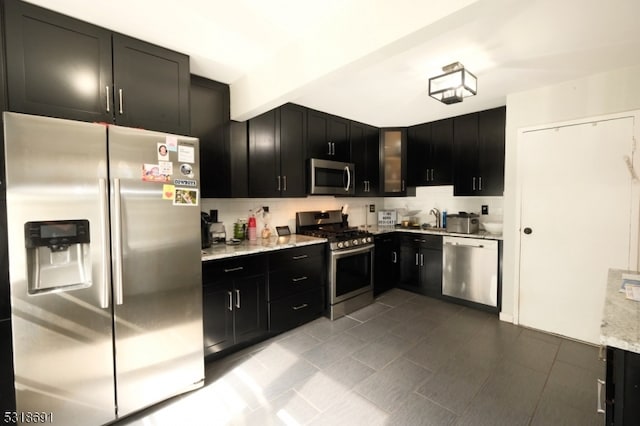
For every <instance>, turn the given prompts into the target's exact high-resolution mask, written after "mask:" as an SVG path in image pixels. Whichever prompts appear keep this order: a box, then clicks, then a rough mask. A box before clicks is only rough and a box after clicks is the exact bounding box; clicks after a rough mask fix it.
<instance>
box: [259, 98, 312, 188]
mask: <svg viewBox="0 0 640 426" xmlns="http://www.w3.org/2000/svg"><path fill="white" fill-rule="evenodd" d="M305 120H306V110H305V108H303V107H300V106H298V105H294V104H286V105H283V106H282V107H280V108H278V109H275V110H271V111H268V112H266V113H264V114H262V115H259V116H257V117H255V118H252V119H251V120H249V124H248V126H249V196H250V197H267V198H269V197H303V196H305V195H306V194H305V190H306V181H305V161H304V160H305V159H304V136H305V135H304V131H305V128H306V125H305Z"/></svg>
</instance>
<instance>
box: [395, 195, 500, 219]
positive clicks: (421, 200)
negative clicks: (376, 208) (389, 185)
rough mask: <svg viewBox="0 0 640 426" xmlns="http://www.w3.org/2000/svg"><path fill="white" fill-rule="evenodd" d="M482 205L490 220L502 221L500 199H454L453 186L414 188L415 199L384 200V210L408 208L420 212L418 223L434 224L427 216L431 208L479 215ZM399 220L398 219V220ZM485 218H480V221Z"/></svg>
mask: <svg viewBox="0 0 640 426" xmlns="http://www.w3.org/2000/svg"><path fill="white" fill-rule="evenodd" d="M483 204H486V205H488V206H489V216H488V217H487V218H489V217H490V218H491V219H492V220H498V221H502V209H503V206H502V197H454V196H453V186H425V187H419V188H416V196H415V197H387V198H385V199H384V206H385V208H386V209H400V208H408V209H409V210H420V211H421V212H420V214H419V215H418V217H419V218H420V223H429V224H432V225H433V224H435V218H434V216H433V215H429V212H430V211H431V209H432V208H434V207H435V208H437V209H438V210H440V211H441V212H442V211H444V210H446V211H447V214H454V213H458V212H460V211H464V212H467V213H477V214H480V211H481V207H482V205H483ZM400 219H401V218H398V220H400ZM483 219H485V217H481V222H482V220H483Z"/></svg>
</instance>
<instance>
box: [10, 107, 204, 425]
mask: <svg viewBox="0 0 640 426" xmlns="http://www.w3.org/2000/svg"><path fill="white" fill-rule="evenodd" d="M4 124H5V128H4V132H5V154H6V190H7V195H6V197H7V224H8V242H9V276H10V286H11V319H12V333H13V358H14V368H15V386H16V403H17V411H18V412H25V413H28V412H38V413H51V416H52V418H53V422H54V423H55V424H64V425H75V424H78V425H91V424H104V423H108V422H111V421H113V420H114V419H117V418H121V417H123V416H126V415H128V414H130V413H132V412H135V411H138V410H140V409H142V408H144V407H147V406H150V405H152V404H154V403H157V402H159V401H162V400H164V399H167V398H169V397H171V396H173V395H177V394H179V393H182V392H184V391H187V390H191V389H195V388H197V387H200V386H202V384H203V383H204V356H203V337H202V284H201V264H200V208H199V206H198V204H199V192H198V188H199V187H198V183H199V169H198V140H197V139H195V138H190V137H184V136H175V135H168V134H163V133H156V132H151V131H144V130H140V129H131V128H125V127H118V126H112V125H108V126H107V125H102V124H96V123H83V122H75V121H69V120H61V119H54V118H48V117H39V116H31V115H24V114H17V113H9V112H5V113H4ZM47 419H48V418H47Z"/></svg>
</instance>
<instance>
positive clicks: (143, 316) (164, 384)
mask: <svg viewBox="0 0 640 426" xmlns="http://www.w3.org/2000/svg"><path fill="white" fill-rule="evenodd" d="M174 142H175V143H174ZM164 148H167V150H166V152H165V149H164ZM109 164H110V168H111V169H110V177H111V188H112V194H111V214H112V232H113V237H112V238H113V250H112V254H113V264H114V269H113V270H114V272H113V275H114V276H113V282H114V310H115V352H116V383H117V390H118V391H117V400H118V401H117V405H118V416H119V417H121V416H125V415H127V414H129V413H131V412H133V411H137V410H139V409H141V408H144V407H146V406H149V405H152V404H154V403H156V402H158V401H161V400H164V399H166V398H168V397H171V396H173V395H176V394H178V393H181V392H183V391H185V390H188V389H193V388H196V387H199V386H202V384H203V380H204V354H203V335H202V276H201V274H202V273H201V260H200V207H199V203H198V201H199V200H198V197H199V194H198V193H197V191H195V190H197V189H198V188H197V186H195V187H194V186H190V185H197V182H198V181H199V170H198V140H197V139H194V138H187V137H183V136H171V135H166V134H162V133H155V132H149V131H144V130H139V129H130V128H124V127H118V126H110V127H109ZM156 167H157V168H156ZM163 175H167V176H170V177H167V178H165V177H163ZM176 180H177V183H178V184H177V185H175V183H176ZM172 185H174V186H172ZM180 188H185V191H184V192H182V194H183V195H187V196H186V197H180V196H178V195H175V196H174V193H180V192H181V191H180ZM186 189H188V190H189V191H192V192H190V193H189V192H188V191H186ZM196 203H197V204H196Z"/></svg>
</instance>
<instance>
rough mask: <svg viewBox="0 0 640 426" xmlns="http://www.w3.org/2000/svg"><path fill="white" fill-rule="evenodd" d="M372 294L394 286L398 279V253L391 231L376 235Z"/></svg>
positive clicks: (396, 243)
mask: <svg viewBox="0 0 640 426" xmlns="http://www.w3.org/2000/svg"><path fill="white" fill-rule="evenodd" d="M374 241H375V245H376V247H375V260H374V268H375V271H374V280H373V295H374V296H377V295H379V294H381V293H384V292H385V291H387V290H390V289H392V288H394V287H395V286H396V282H397V280H398V271H399V261H400V253H399V246H398V242H397V240H396V237H395V235H394V234H393V233H390V234H381V235H376V236H375V238H374Z"/></svg>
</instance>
